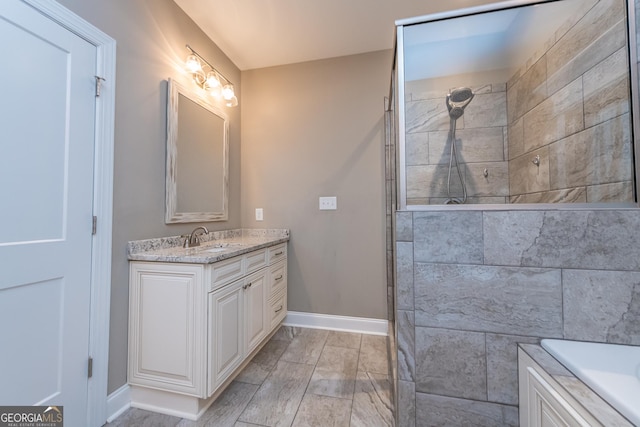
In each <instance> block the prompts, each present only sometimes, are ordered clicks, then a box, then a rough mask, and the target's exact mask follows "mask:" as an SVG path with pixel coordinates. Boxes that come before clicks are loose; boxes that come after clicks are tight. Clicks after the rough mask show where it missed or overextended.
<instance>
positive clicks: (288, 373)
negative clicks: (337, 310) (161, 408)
mask: <svg viewBox="0 0 640 427" xmlns="http://www.w3.org/2000/svg"><path fill="white" fill-rule="evenodd" d="M390 393H391V382H390V379H389V375H388V364H387V346H386V337H382V336H374V335H363V334H354V333H347V332H335V331H326V330H321V329H305V328H294V327H288V326H283V327H281V328H280V330H278V332H277V333H276V334H275V335H274V336H273V337H272V338H271V340H269V342H268V343H267V344H266V345H265V346H264V347H263V349H262V350H261V351H260V352H259V353H258V354H257V355H256V356H255V357H254V358H253V360H252V361H251V363H249V365H247V367H246V368H245V369H244V370H243V371H242V372H241V373H240V374H239V375H238V377H236V379H235V381H233V383H231V385H229V387H228V388H227V389H226V390H225V391H224V393H223V394H222V395H220V397H219V398H218V399H217V400H216V401H215V402H214V403H213V405H211V407H210V408H209V409H208V410H207V412H205V413H204V414H203V415H202V417H200V419H199V420H198V421H190V420H186V419H180V418H177V417H172V416H169V415H161V414H156V413H152V412H147V411H143V410H140V409H134V408H132V409H130V410H128V411H127V412H125V413H124V414H123V415H121V416H120V417H118V418H117V419H116V420H114V421H113V422H111V423H108V424H106V425H105V427H129V426H136V427H146V426H148V427H204V426H207V427H212V426H221V427H255V426H269V427H272V426H287V427H288V426H293V427H299V426H345V427H356V426H357V427H360V426H362V427H377V426H392V425H393V416H392V410H391V402H390Z"/></svg>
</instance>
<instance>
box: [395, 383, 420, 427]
mask: <svg viewBox="0 0 640 427" xmlns="http://www.w3.org/2000/svg"><path fill="white" fill-rule="evenodd" d="M396 413H397V415H396V419H397V420H398V427H416V385H415V383H413V382H409V381H398V402H397V403H396Z"/></svg>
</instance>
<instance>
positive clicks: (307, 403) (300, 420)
mask: <svg viewBox="0 0 640 427" xmlns="http://www.w3.org/2000/svg"><path fill="white" fill-rule="evenodd" d="M350 416H351V400H349V399H336V398H334V397H326V396H315V395H313V394H305V396H304V398H303V399H302V403H301V404H300V409H298V413H297V414H296V417H295V419H294V420H293V425H292V427H310V426H323V427H349V418H350Z"/></svg>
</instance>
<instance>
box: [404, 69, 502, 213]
mask: <svg viewBox="0 0 640 427" xmlns="http://www.w3.org/2000/svg"><path fill="white" fill-rule="evenodd" d="M419 83H420V82H415V83H414V85H413V87H412V89H411V92H407V93H405V99H406V132H407V134H406V144H405V147H406V169H407V171H406V173H407V204H409V205H429V204H443V203H444V201H445V200H446V199H447V198H448V197H449V195H448V192H447V186H448V185H450V196H451V197H458V198H462V195H463V192H462V186H461V183H460V178H459V176H458V172H457V169H456V168H455V166H454V168H453V172H452V174H451V178H450V180H448V169H449V157H450V150H451V141H450V138H449V130H450V126H451V123H450V118H449V113H448V110H447V105H446V96H447V93H448V89H442V90H440V91H438V90H428V91H421V90H420V86H419ZM472 89H473V90H474V93H475V97H474V98H473V99H472V101H471V102H470V103H469V105H468V106H467V108H466V109H465V112H464V115H463V116H462V117H461V118H459V119H458V120H457V123H456V148H457V150H458V160H459V162H460V171H461V173H462V178H463V179H464V181H465V182H466V185H467V194H468V195H469V199H468V203H500V204H503V203H506V201H507V199H506V196H508V194H509V180H508V179H509V176H508V167H507V162H506V160H507V158H506V152H505V147H506V142H505V140H506V138H505V136H506V133H507V127H506V125H507V108H506V104H507V94H506V92H505V90H506V84H504V83H502V84H499V83H498V84H489V85H485V86H482V87H474V88H472ZM485 170H486V171H487V174H486V175H487V176H486V177H485V174H484V171H485ZM448 183H449V184H448Z"/></svg>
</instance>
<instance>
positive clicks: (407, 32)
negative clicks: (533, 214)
mask: <svg viewBox="0 0 640 427" xmlns="http://www.w3.org/2000/svg"><path fill="white" fill-rule="evenodd" d="M397 24H398V49H397V55H398V61H397V62H398V75H399V77H398V78H399V82H398V90H399V93H398V98H397V102H398V104H399V105H398V108H397V110H398V112H399V115H400V118H399V126H400V129H399V142H400V146H399V167H400V185H399V191H400V202H401V206H402V208H403V209H423V208H425V207H428V206H432V205H445V204H469V205H472V204H484V205H487V204H490V205H507V204H508V205H511V206H514V205H526V204H529V205H531V204H539V203H542V204H550V203H571V204H573V206H576V205H579V204H587V203H588V204H592V203H599V204H607V206H611V204H616V205H617V206H629V207H633V206H635V204H636V191H637V190H636V183H637V176H636V174H635V165H634V138H636V137H637V136H635V134H634V130H635V129H634V125H636V121H637V120H638V117H637V110H638V109H637V108H636V107H637V105H634V104H635V103H636V102H637V98H638V96H637V84H636V83H637V73H636V66H637V56H636V43H635V41H636V40H635V39H636V36H635V17H634V8H633V2H631V1H629V2H627V1H625V0H554V1H539V0H512V1H508V2H504V3H500V4H495V5H488V6H483V7H477V8H470V9H466V10H464V11H457V12H452V13H443V14H437V15H431V16H428V17H419V18H416V19H413V20H404V21H402V22H398V23H397ZM629 31H631V36H630V35H629Z"/></svg>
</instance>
